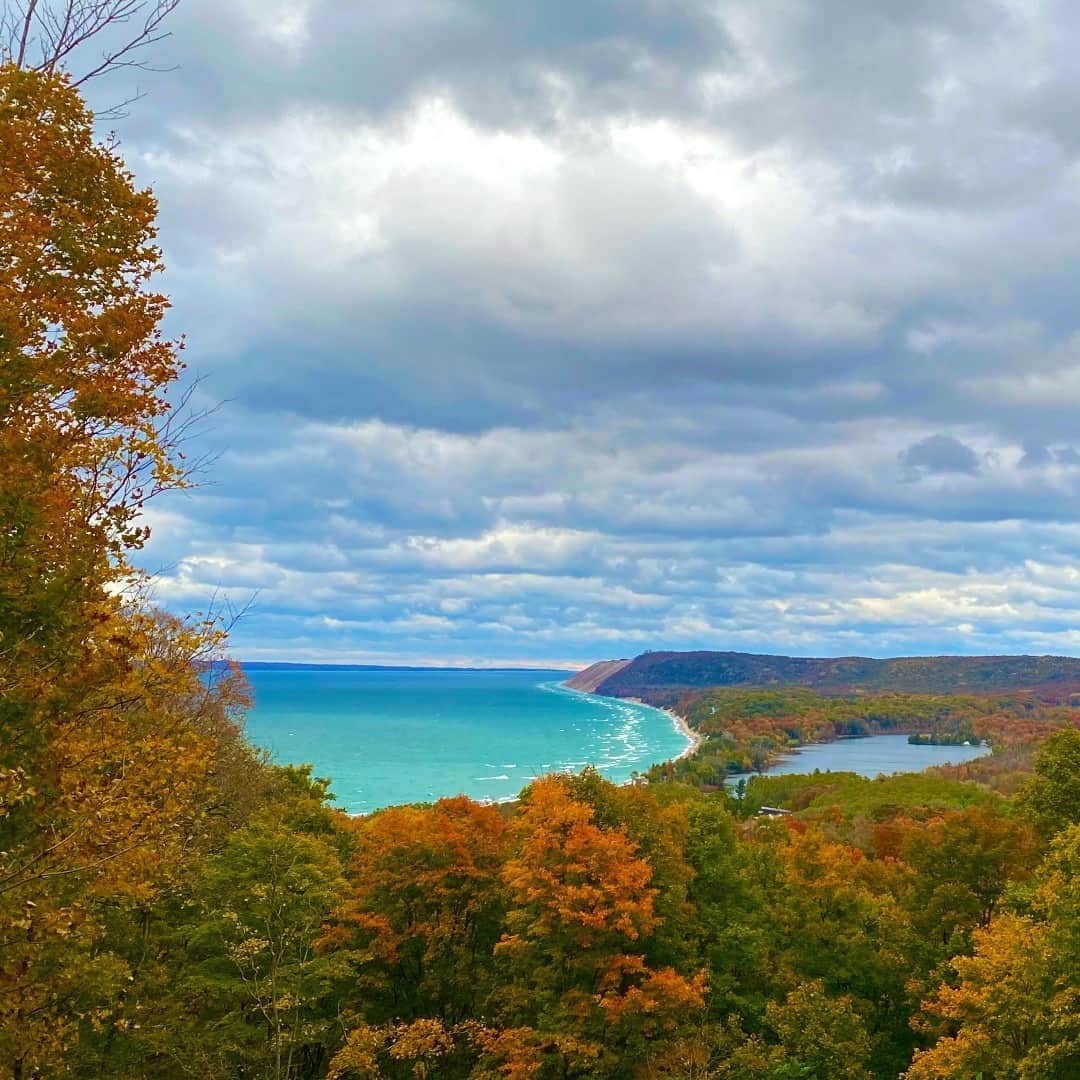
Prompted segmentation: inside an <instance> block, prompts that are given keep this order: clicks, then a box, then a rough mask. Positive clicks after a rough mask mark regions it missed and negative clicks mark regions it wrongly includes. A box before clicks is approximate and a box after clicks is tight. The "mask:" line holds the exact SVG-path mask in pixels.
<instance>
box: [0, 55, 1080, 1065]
mask: <svg viewBox="0 0 1080 1080" xmlns="http://www.w3.org/2000/svg"><path fill="white" fill-rule="evenodd" d="M156 212H157V208H156V204H155V200H154V197H153V195H152V194H151V193H150V192H149V191H145V190H140V189H138V188H137V187H136V185H135V182H134V180H133V178H132V176H131V174H130V173H129V172H128V170H127V169H126V168H125V166H124V163H123V161H122V158H121V156H120V152H119V148H118V147H117V146H116V145H115V144H114V143H112V142H108V141H106V142H101V141H99V139H98V138H97V137H96V136H95V133H94V128H93V118H92V116H91V115H90V113H89V112H88V111H87V108H86V106H85V104H84V102H83V100H82V98H81V97H80V94H79V92H78V90H77V89H76V88H74V87H73V86H72V85H71V83H70V81H69V80H68V79H67V78H65V77H63V76H62V75H58V74H54V73H51V72H49V71H45V72H33V71H28V70H25V69H23V68H20V67H19V66H18V65H15V64H6V65H4V66H2V67H0V1077H5V1078H8V1080H26V1078H30V1077H87V1078H89V1077H97V1078H105V1077H145V1078H163V1080H169V1078H177V1080H179V1078H182V1077H198V1078H203V1080H217V1078H220V1080H226V1078H273V1080H284V1078H296V1080H300V1078H304V1080H307V1078H316V1077H334V1078H343V1080H344V1078H365V1077H367V1078H374V1077H388V1078H395V1077H402V1078H404V1077H445V1078H448V1080H451V1078H457V1077H462V1078H464V1077H473V1078H480V1080H483V1078H489V1080H494V1078H499V1077H503V1078H508V1080H526V1078H536V1080H548V1078H570V1077H597V1078H605V1077H610V1078H624V1077H625V1078H652V1077H673V1078H675V1077H677V1078H687V1080H689V1078H706V1077H709V1078H729V1080H743V1078H765V1080H794V1078H817V1080H864V1078H875V1077H906V1078H908V1080H932V1078H955V1080H970V1078H973V1077H983V1078H985V1080H989V1078H994V1080H1012V1078H1017V1080H1019V1078H1023V1080H1067V1078H1071V1077H1075V1076H1077V1075H1080V985H1078V982H1077V974H1076V973H1077V972H1078V971H1080V731H1078V730H1077V728H1076V726H1075V719H1074V716H1073V714H1072V713H1071V712H1070V711H1069V710H1068V709H1057V710H1055V709H1051V708H1049V707H1047V708H1042V707H1033V708H1032V710H1029V713H1030V714H1029V715H1024V713H1025V709H1026V708H1027V706H1026V705H1025V704H1024V703H1023V702H1018V703H1015V705H1011V706H1009V708H1008V709H1005V710H1004V711H1002V709H1001V708H1000V707H999V706H1000V703H992V704H987V703H986V702H985V701H979V700H976V699H968V698H964V699H962V700H961V699H956V700H944V699H937V698H928V699H926V700H923V699H919V701H918V702H916V701H914V699H909V700H906V701H904V702H903V703H897V702H893V703H892V705H890V706H889V709H892V710H893V711H891V712H890V711H889V709H884V711H882V712H880V715H879V714H878V713H876V712H875V713H874V715H875V716H877V717H878V719H876V720H872V719H871V716H870V713H869V712H868V711H867V703H866V702H865V701H863V702H860V703H858V704H857V705H856V704H852V703H850V702H849V703H846V704H845V703H842V702H833V701H831V702H828V703H822V702H821V701H819V700H818V699H816V698H811V697H807V698H784V699H782V700H780V701H779V702H778V701H777V699H776V698H775V697H774V698H771V699H770V698H763V697H761V696H755V695H754V694H749V695H746V694H744V695H742V696H741V697H738V698H720V697H713V696H709V695H706V696H703V697H702V698H701V699H700V701H699V702H698V704H697V705H695V706H694V708H695V709H697V710H698V711H697V712H695V713H694V715H693V717H692V720H693V722H695V723H697V724H698V725H699V726H700V727H701V729H702V730H703V731H705V732H706V733H707V734H712V735H714V736H715V737H716V738H717V739H718V740H721V743H722V741H723V740H724V739H725V738H731V739H732V740H734V741H735V742H736V743H738V742H739V740H743V741H744V742H747V743H748V740H750V739H752V738H755V737H768V738H777V739H779V738H781V737H782V738H783V739H785V740H786V739H790V738H814V737H818V735H819V734H820V732H821V731H823V730H825V729H826V728H828V729H829V730H831V731H833V732H835V730H836V728H835V724H836V723H837V722H838V721H842V722H843V723H856V722H868V723H870V722H872V723H877V724H879V725H880V726H884V725H885V724H886V723H887V722H891V719H894V718H895V717H896V716H897V715H899V714H903V715H904V716H906V717H908V718H910V716H911V710H912V709H918V710H921V712H919V716H918V719H919V720H920V721H923V720H925V721H927V722H938V721H940V720H941V719H942V718H943V717H944V718H947V719H949V720H950V722H951V720H952V719H953V718H955V717H956V716H962V717H964V718H966V719H967V720H969V721H970V723H971V724H972V725H973V730H974V731H975V733H976V734H978V735H979V737H982V738H989V739H990V740H991V741H992V742H993V743H994V744H995V753H994V755H993V756H992V757H989V758H987V759H983V760H982V761H977V762H972V763H970V764H969V765H967V766H963V767H958V768H956V769H954V770H939V771H938V772H937V773H927V774H923V775H919V776H901V777H895V778H891V779H889V780H884V781H867V780H862V779H860V778H858V777H854V776H851V775H846V774H832V775H818V776H811V777H781V778H768V777H761V778H755V779H753V780H751V781H750V782H749V783H748V784H747V785H746V786H745V788H744V789H743V790H742V791H740V792H739V793H737V794H736V795H728V794H726V793H725V792H724V791H723V790H710V789H711V788H713V787H715V786H716V785H715V784H714V783H712V782H705V781H708V780H709V777H704V778H703V777H701V776H697V775H694V774H693V773H692V772H690V771H684V770H676V771H674V772H673V773H671V774H670V775H667V774H663V775H657V776H654V777H652V778H651V779H652V780H653V781H654V782H651V783H648V784H645V785H633V786H625V787H616V786H614V785H612V784H610V783H608V782H606V781H605V780H603V779H602V778H601V777H599V776H598V775H597V774H595V773H593V772H590V771H586V772H584V773H582V774H580V775H577V776H565V775H557V776H548V777H544V778H541V779H538V780H536V781H535V782H534V783H533V784H532V785H531V786H530V787H528V788H527V789H526V790H525V791H524V792H522V794H521V797H520V799H519V801H518V802H517V803H515V804H513V805H510V806H507V807H495V806H481V805H478V804H477V803H474V802H471V801H469V800H468V799H465V798H452V799H444V800H440V801H439V802H436V803H434V804H433V805H414V806H400V807H394V808H390V809H386V810H383V811H380V812H378V813H375V814H372V815H370V816H368V817H363V818H350V817H349V816H347V815H345V814H343V813H341V812H339V811H337V810H335V809H334V807H333V800H332V799H331V798H330V797H329V784H328V781H326V780H324V779H320V778H318V777H315V776H313V775H312V772H311V770H310V769H308V768H304V767H281V766H275V765H272V764H270V763H269V762H268V761H267V759H266V758H265V756H264V755H263V754H262V753H260V752H259V751H258V750H256V749H255V748H254V747H252V746H251V745H250V744H249V743H248V742H247V741H246V740H245V738H244V735H243V716H244V710H245V708H246V707H247V705H248V700H247V691H246V688H245V685H244V681H243V678H242V673H241V672H240V671H239V670H238V669H237V668H236V667H235V666H234V665H231V664H229V663H228V661H227V659H226V653H225V648H226V634H225V631H226V630H227V626H226V625H224V624H223V622H222V620H221V619H220V618H219V616H218V615H217V614H215V613H214V612H213V611H209V612H197V613H192V614H191V615H190V616H188V617H186V618H180V617H176V616H173V615H168V614H165V613H164V612H162V611H161V610H160V609H159V608H158V607H157V606H155V604H154V602H153V581H152V579H150V578H149V577H147V576H146V575H145V574H144V573H142V572H140V571H138V570H137V569H136V568H135V565H134V562H135V559H136V553H137V552H138V550H139V549H140V547H141V546H142V545H143V544H145V542H146V539H147V536H148V532H147V526H146V523H145V521H144V519H143V517H142V512H143V509H144V507H145V505H146V503H147V501H148V500H150V499H151V498H153V497H155V496H157V495H159V494H160V493H163V492H166V491H169V490H176V489H178V488H183V487H184V486H186V485H189V484H191V483H192V482H193V478H192V476H191V475H190V472H189V470H188V466H187V460H186V459H185V457H184V428H185V423H184V419H183V409H182V407H178V405H177V403H176V396H175V391H174V390H173V388H174V387H175V386H176V384H177V380H178V379H179V378H180V376H181V372H182V368H183V363H182V342H176V341H171V340H169V339H167V338H166V337H165V336H164V335H163V332H162V329H161V321H162V318H163V316H164V314H165V312H166V310H167V307H168V300H167V298H166V297H165V295H164V294H162V293H160V292H158V291H157V282H158V279H159V274H160V272H161V271H162V270H163V266H162V256H161V252H160V250H159V248H158V247H157V244H156V231H155V230H156V225H155V221H156ZM181 404H182V403H181ZM762 693H766V692H762ZM768 693H772V691H768ZM770 702H771V704H770ZM879 704H881V703H879ZM709 709H714V710H715V711H713V712H707V710H709ZM702 710H705V711H706V712H707V715H706V713H705V712H702ZM841 713H842V714H843V715H840V714H841ZM755 717H757V719H755ZM793 719H794V721H795V722H796V724H797V730H795V731H792V730H789V728H790V727H791V724H792V722H793ZM761 725H764V727H762V726H761ZM708 745H710V744H709V743H707V744H706V746H708ZM721 749H723V750H724V752H726V749H724V746H723V744H722V746H721ZM723 768H724V769H725V770H726V764H725V765H724V766H723ZM764 805H769V806H779V807H782V808H784V809H787V810H789V811H790V812H789V813H788V814H786V815H783V816H781V817H778V818H765V817H762V816H760V815H759V814H758V813H757V811H758V810H759V809H760V807H761V806H764Z"/></svg>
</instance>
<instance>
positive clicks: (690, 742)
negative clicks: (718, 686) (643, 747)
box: [597, 695, 705, 765]
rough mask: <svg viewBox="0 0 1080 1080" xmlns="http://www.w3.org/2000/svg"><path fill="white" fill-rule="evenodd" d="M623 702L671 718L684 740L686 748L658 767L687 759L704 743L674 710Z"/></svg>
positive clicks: (673, 725) (642, 702)
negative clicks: (643, 707) (652, 710)
mask: <svg viewBox="0 0 1080 1080" xmlns="http://www.w3.org/2000/svg"><path fill="white" fill-rule="evenodd" d="M597 696H600V695H597ZM623 700H624V701H632V702H633V703H634V704H635V705H644V706H645V708H646V709H655V710H656V711H657V712H662V713H663V714H664V715H665V716H668V717H670V718H671V725H672V727H674V728H675V730H676V731H677V732H678V733H679V734H680V735H681V736H682V737H683V738H684V739H686V746H684V747H683V749H682V750H681V751H680V752H679V753H677V754H676V755H675V756H674V757H670V758H665V759H664V760H663V761H659V762H657V764H658V765H667V764H669V763H671V762H673V761H682V760H683V758H688V757H689V756H690V755H691V754H693V753H694V751H696V750H697V749H698V747H700V746H701V744H702V743H703V742H704V741H705V736H704V735H702V734H701V732H700V731H695V730H694V729H693V728H692V727H691V726H690V725H689V724H688V723H687V720H686V717H685V716H680V715H679V714H678V713H677V712H675V710H674V709H663V708H661V707H660V706H659V705H650V704H649V703H648V702H647V701H642V700H641V698H624V699H623Z"/></svg>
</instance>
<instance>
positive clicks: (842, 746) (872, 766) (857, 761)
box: [727, 735, 990, 784]
mask: <svg viewBox="0 0 1080 1080" xmlns="http://www.w3.org/2000/svg"><path fill="white" fill-rule="evenodd" d="M907 738H908V737H907V736H906V735H867V736H866V737H865V738H861V739H837V740H836V741H835V742H829V743H813V744H812V745H810V746H803V747H800V748H799V749H798V750H795V751H792V752H791V753H789V754H785V755H784V757H782V758H781V759H780V760H779V761H777V763H776V764H775V765H773V766H772V767H771V768H770V769H768V771H767V772H766V775H767V776H785V775H789V774H791V773H812V772H813V771H814V770H815V769H818V770H820V771H821V772H853V773H858V774H859V775H860V776H867V777H871V778H873V777H875V776H882V775H883V774H885V773H896V772H922V770H923V769H928V768H929V767H930V766H931V765H959V764H960V763H961V762H964V761H971V760H972V759H973V758H977V757H983V756H984V755H986V754H989V753H990V748H989V747H988V746H917V745H913V744H911V743H909V742H908V741H907ZM751 775H753V774H752V773H745V774H740V775H738V776H732V777H730V778H729V779H728V780H727V783H728V784H736V783H738V782H739V780H740V779H749V777H750V776H751Z"/></svg>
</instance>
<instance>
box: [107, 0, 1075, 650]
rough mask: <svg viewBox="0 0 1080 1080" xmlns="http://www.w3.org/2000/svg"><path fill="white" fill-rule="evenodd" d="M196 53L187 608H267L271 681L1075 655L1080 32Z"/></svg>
mask: <svg viewBox="0 0 1080 1080" xmlns="http://www.w3.org/2000/svg"><path fill="white" fill-rule="evenodd" d="M172 28H173V30H174V31H175V36H174V37H173V38H171V39H169V40H168V41H166V42H162V43H160V44H159V46H158V50H159V52H160V51H164V52H163V55H161V57H160V59H161V61H162V63H163V64H167V63H173V62H175V63H176V64H178V65H179V68H178V70H177V71H176V72H171V73H164V74H162V75H160V76H157V77H155V78H154V79H151V80H149V82H148V84H147V87H146V88H147V89H148V90H149V96H148V97H147V98H146V99H144V100H142V101H140V102H138V103H136V105H135V106H134V107H133V110H132V116H131V119H130V120H129V121H125V122H124V124H123V126H122V127H121V132H120V134H121V139H122V145H123V151H124V154H125V156H126V158H127V160H128V161H129V162H130V164H131V165H132V167H133V168H134V169H135V171H136V173H137V175H138V177H139V179H140V180H141V181H143V182H146V183H152V184H153V185H154V187H155V190H156V192H157V194H158V197H159V199H160V203H161V208H162V211H161V225H162V230H161V239H162V242H163V244H164V247H165V251H166V261H167V264H168V267H169V270H168V274H167V276H166V279H165V285H166V288H167V289H168V291H169V292H170V293H171V295H172V297H173V301H174V309H173V313H172V316H171V323H170V325H171V328H172V329H173V330H174V331H175V332H177V333H179V332H181V331H183V332H185V333H186V334H187V339H188V343H189V349H188V354H187V356H188V359H189V360H190V362H191V365H192V368H193V369H194V370H195V371H197V372H198V373H201V374H203V375H205V376H206V381H205V382H204V383H203V385H202V387H201V388H200V391H199V400H200V401H203V402H207V403H212V402H215V401H219V400H222V399H224V400H225V402H226V404H225V405H224V406H223V408H222V409H221V410H220V411H219V412H218V413H217V414H216V419H215V425H216V426H215V427H214V429H213V430H211V431H209V432H208V433H207V434H205V435H204V436H202V437H201V441H200V447H199V448H200V450H207V451H211V452H215V451H216V452H217V453H218V454H219V455H220V456H219V460H218V462H217V464H216V466H215V468H214V475H213V483H212V484H211V485H209V486H207V487H206V488H205V489H202V490H199V491H197V492H195V493H189V494H185V495H183V496H177V497H170V498H169V499H168V500H167V501H163V502H161V503H160V504H159V505H158V506H155V507H154V508H153V511H152V514H151V523H152V524H153V525H154V528H155V533H154V539H153V542H152V544H151V547H150V549H149V550H148V551H147V553H146V565H147V566H148V567H150V568H151V569H155V570H156V569H159V568H160V569H161V570H162V574H161V577H160V581H159V594H160V596H161V598H162V600H163V602H165V603H167V604H169V605H171V606H174V607H176V608H180V609H182V608H184V607H186V606H199V605H201V604H203V603H205V601H206V599H207V598H208V597H209V596H210V595H211V594H213V593H214V592H215V590H216V591H218V593H219V595H221V596H224V597H228V598H229V599H230V600H232V601H233V602H235V603H237V604H241V603H243V602H244V601H245V599H246V598H250V597H251V596H252V595H253V594H254V595H255V596H256V600H255V604H254V607H253V608H252V612H251V614H250V615H249V616H248V617H247V618H246V619H245V620H244V621H243V622H242V623H241V625H240V626H239V627H238V629H237V634H236V648H237V651H238V652H239V653H240V654H241V655H247V656H250V657H252V658H267V657H272V656H277V657H280V658H304V657H307V658H314V657H321V658H332V657H340V658H342V659H357V658H363V659H372V658H382V659H433V658H434V659H438V658H443V659H452V658H456V659H459V660H460V659H469V660H471V661H482V660H485V659H491V658H505V659H516V660H530V659H531V660H542V659H545V658H547V659H560V660H569V659H580V660H587V659H590V658H595V657H597V656H607V655H624V654H629V653H632V652H635V651H637V650H639V649H640V648H644V647H663V646H669V647H681V648H691V647H710V646H712V647H732V648H758V649H765V650H774V651H783V650H792V651H797V652H804V653H815V652H816V653H822V652H842V653H850V652H868V653H873V654H878V655H881V654H884V653H888V652H902V651H913V650H914V651H919V650H931V651H945V652H948V651H968V652H971V651H980V650H985V651H1009V650H1010V649H1037V650H1042V651H1045V650H1055V649H1057V650H1068V649H1070V648H1075V647H1076V638H1075V631H1073V630H1072V629H1070V626H1069V622H1070V620H1072V621H1073V625H1075V620H1076V618H1077V617H1078V616H1080V596H1078V593H1077V589H1076V585H1075V582H1073V581H1072V580H1071V579H1070V578H1069V577H1068V575H1067V574H1065V573H1064V571H1065V569H1066V568H1068V567H1069V566H1071V565H1072V564H1074V563H1075V562H1076V561H1077V559H1078V556H1080V550H1078V549H1080V531H1078V530H1080V510H1078V508H1080V472H1078V471H1077V466H1078V465H1080V453H1078V451H1077V449H1076V448H1075V446H1074V443H1075V415H1076V406H1077V403H1078V400H1080V376H1078V372H1080V351H1078V349H1077V342H1078V341H1080V337H1078V336H1077V335H1078V334H1080V318H1078V317H1077V315H1076V312H1075V303H1074V300H1075V295H1076V290H1077V286H1078V284H1080V264H1078V261H1077V257H1076V252H1077V250H1080V182H1078V177H1080V171H1078V168H1077V165H1078V161H1080V141H1078V140H1077V138H1076V132H1075V123H1074V122H1073V121H1074V120H1075V100H1076V91H1077V89H1078V88H1077V85H1076V82H1077V80H1076V75H1075V72H1074V67H1075V65H1074V64H1073V62H1072V57H1073V56H1075V53H1076V50H1077V48H1080V16H1078V15H1077V13H1076V12H1074V11H1073V10H1072V9H1071V8H1068V7H1067V6H1064V5H1061V4H1060V3H1057V2H1056V0H1031V2H1025V3H1020V2H1019V0H1000V2H998V0H964V2H960V3H955V4H947V5H942V4H939V3H930V2H929V0H915V2H912V3H908V4H904V5H897V4H895V3H891V2H887V0H868V2H866V3H862V4H859V5H857V6H854V7H853V5H851V4H850V3H841V2H840V0H791V2H790V3H787V4H785V5H782V6H775V5H763V4H760V3H751V2H750V0H733V2H731V3H726V4H724V5H721V6H717V5H715V4H713V3H707V2H705V0H671V2H669V3H663V4H660V3H655V2H653V0H627V2H620V3H614V2H610V3H608V2H601V3H592V4H584V5H582V4H578V5H566V4H551V3H541V2H540V0H512V2H510V3H506V4H500V5H493V4H490V3H487V2H485V0H453V2H451V0H401V2H400V3H395V4H389V5H381V6H380V5H343V4H337V3H331V2H330V0H304V2H296V3H277V2H267V3H254V2H253V0H220V2H216V3H214V4H213V5H211V4H210V3H208V2H207V0H185V3H184V4H183V5H181V8H180V9H179V10H178V13H177V19H176V21H175V22H174V23H173V24H172ZM125 78H126V76H125V75H123V74H121V75H120V76H119V77H118V81H117V82H115V83H113V84H110V85H109V86H108V87H105V86H103V85H102V86H100V87H95V88H93V93H94V94H95V95H107V96H109V97H110V98H111V97H114V96H115V95H116V94H117V92H118V91H119V92H121V94H123V89H124V79H125ZM124 96H126V95H124ZM102 103H104V104H108V103H109V102H107V101H105V100H104V99H102Z"/></svg>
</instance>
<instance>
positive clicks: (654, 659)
mask: <svg viewBox="0 0 1080 1080" xmlns="http://www.w3.org/2000/svg"><path fill="white" fill-rule="evenodd" d="M567 685H568V686H570V687H572V688H573V689H575V690H582V691H585V692H587V693H595V694H603V695H605V696H608V697H621V698H640V699H641V700H643V701H647V702H650V703H653V704H655V703H664V702H668V701H671V700H673V699H674V698H675V697H677V696H680V695H682V694H685V693H687V692H690V691H694V690H705V689H708V688H711V687H723V686H741V687H762V688H766V687H782V686H802V687H808V688H810V689H813V690H817V691H818V692H819V693H822V694H842V693H852V692H856V693H857V692H888V691H895V692H897V693H906V694H1004V693H1010V692H1014V691H1030V692H1034V693H1036V694H1037V695H1038V696H1040V697H1042V698H1046V699H1052V700H1055V701H1064V700H1066V699H1067V698H1068V697H1070V696H1071V695H1072V694H1074V693H1075V694H1080V659H1077V658H1075V657H1070V656H902V657H895V658H892V659H888V660H874V659H871V658H869V657H865V656H841V657H828V658H813V657H802V656H768V655H759V654H757V653H741V652H646V653H642V655H641V656H638V657H636V658H635V659H633V660H603V661H601V662H599V663H597V664H593V665H591V666H590V667H588V668H586V669H585V670H584V671H580V672H578V674H576V675H575V676H573V678H571V679H569V680H568V681H567Z"/></svg>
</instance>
